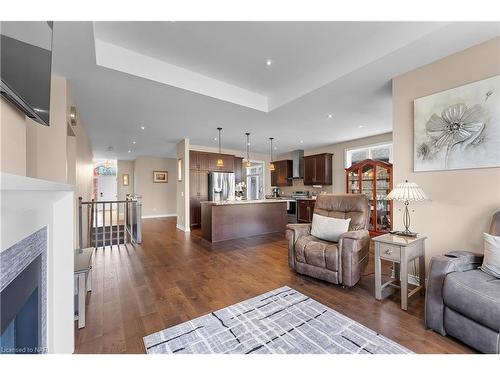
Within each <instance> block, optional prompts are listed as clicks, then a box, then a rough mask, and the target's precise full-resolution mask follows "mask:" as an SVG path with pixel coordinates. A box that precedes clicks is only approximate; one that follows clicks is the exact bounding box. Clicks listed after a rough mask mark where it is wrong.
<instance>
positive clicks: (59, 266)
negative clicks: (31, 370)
mask: <svg viewBox="0 0 500 375" xmlns="http://www.w3.org/2000/svg"><path fill="white" fill-rule="evenodd" d="M0 189H1V200H0V211H1V238H0V252H3V251H5V250H6V249H8V248H10V247H11V246H13V245H15V244H16V243H18V242H19V241H21V240H23V239H24V238H26V237H28V236H30V235H31V234H33V233H35V232H36V231H38V230H40V229H41V228H43V227H45V226H46V227H47V234H48V243H47V270H48V272H47V276H48V280H47V283H48V291H47V292H48V294H47V332H46V334H47V349H48V352H49V353H73V351H74V300H73V267H74V259H73V257H74V251H73V239H74V233H73V231H74V225H73V220H74V215H73V210H74V198H73V186H71V185H67V184H61V183H55V182H51V181H44V180H38V179H34V178H29V177H24V176H17V175H12V174H7V173H0Z"/></svg>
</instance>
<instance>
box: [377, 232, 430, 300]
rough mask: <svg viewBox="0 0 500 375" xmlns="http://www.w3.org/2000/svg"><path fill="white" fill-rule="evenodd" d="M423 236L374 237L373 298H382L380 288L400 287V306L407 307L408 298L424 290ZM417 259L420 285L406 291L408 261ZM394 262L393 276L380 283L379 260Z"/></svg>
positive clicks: (393, 235) (380, 266)
mask: <svg viewBox="0 0 500 375" xmlns="http://www.w3.org/2000/svg"><path fill="white" fill-rule="evenodd" d="M426 238H427V237H425V236H417V237H403V236H398V235H395V234H389V233H388V234H384V235H382V236H378V237H374V238H373V241H374V242H375V298H376V299H378V300H381V299H382V289H384V288H385V287H387V286H392V287H395V288H400V289H401V308H402V309H403V310H407V309H408V298H409V297H411V296H412V295H414V294H415V293H417V292H419V291H420V292H421V293H422V294H423V293H424V291H425V239H426ZM415 258H418V259H419V263H418V271H419V283H420V285H419V286H417V287H416V288H414V289H412V290H411V292H410V293H408V263H409V262H411V261H412V260H414V259H415ZM382 259H384V260H387V261H390V262H393V263H395V265H396V267H395V278H394V279H391V280H390V281H388V282H386V283H384V284H382V265H381V260H382Z"/></svg>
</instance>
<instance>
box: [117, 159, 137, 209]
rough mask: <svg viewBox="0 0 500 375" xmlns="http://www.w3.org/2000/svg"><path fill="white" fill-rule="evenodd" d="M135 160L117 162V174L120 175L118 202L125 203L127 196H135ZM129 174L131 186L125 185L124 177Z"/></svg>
mask: <svg viewBox="0 0 500 375" xmlns="http://www.w3.org/2000/svg"><path fill="white" fill-rule="evenodd" d="M134 167H135V161H134V160H118V161H117V169H118V171H117V173H118V182H117V186H118V200H120V201H123V200H125V198H126V197H127V194H130V195H132V194H134ZM124 174H128V180H129V185H128V186H124V185H123V175H124Z"/></svg>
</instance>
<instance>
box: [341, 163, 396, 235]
mask: <svg viewBox="0 0 500 375" xmlns="http://www.w3.org/2000/svg"><path fill="white" fill-rule="evenodd" d="M345 171H346V192H347V193H348V194H364V195H366V197H367V198H368V200H369V201H370V226H369V228H368V230H369V232H370V235H372V236H379V235H381V234H384V233H387V232H388V231H390V230H391V228H392V217H393V206H392V201H388V200H387V195H388V194H389V192H390V191H391V190H392V164H391V163H386V162H384V161H378V160H371V159H366V160H363V161H360V162H359V163H356V164H353V165H352V166H351V167H350V168H348V169H346V170H345Z"/></svg>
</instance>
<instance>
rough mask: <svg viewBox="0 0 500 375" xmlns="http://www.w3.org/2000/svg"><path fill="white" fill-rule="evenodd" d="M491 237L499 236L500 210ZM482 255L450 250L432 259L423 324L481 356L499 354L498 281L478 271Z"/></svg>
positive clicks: (494, 218)
mask: <svg viewBox="0 0 500 375" xmlns="http://www.w3.org/2000/svg"><path fill="white" fill-rule="evenodd" d="M489 232H490V234H491V235H494V236H500V211H499V212H497V213H496V214H495V215H494V216H493V219H492V222H491V227H490V231H489ZM482 261H483V257H482V255H479V254H474V253H472V252H469V251H452V252H449V253H447V254H445V255H443V256H437V257H433V258H432V259H431V263H430V268H429V277H428V282H427V294H426V301H425V325H426V327H427V328H430V329H432V330H434V331H436V332H439V333H440V334H442V335H449V336H453V337H455V338H457V339H459V340H460V341H463V342H464V343H465V344H467V345H469V346H471V347H472V348H475V349H476V350H478V351H480V352H482V353H495V354H498V353H500V279H498V278H495V277H493V276H491V275H489V274H487V273H485V272H483V271H481V269H479V268H478V267H480V266H481V264H482Z"/></svg>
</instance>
